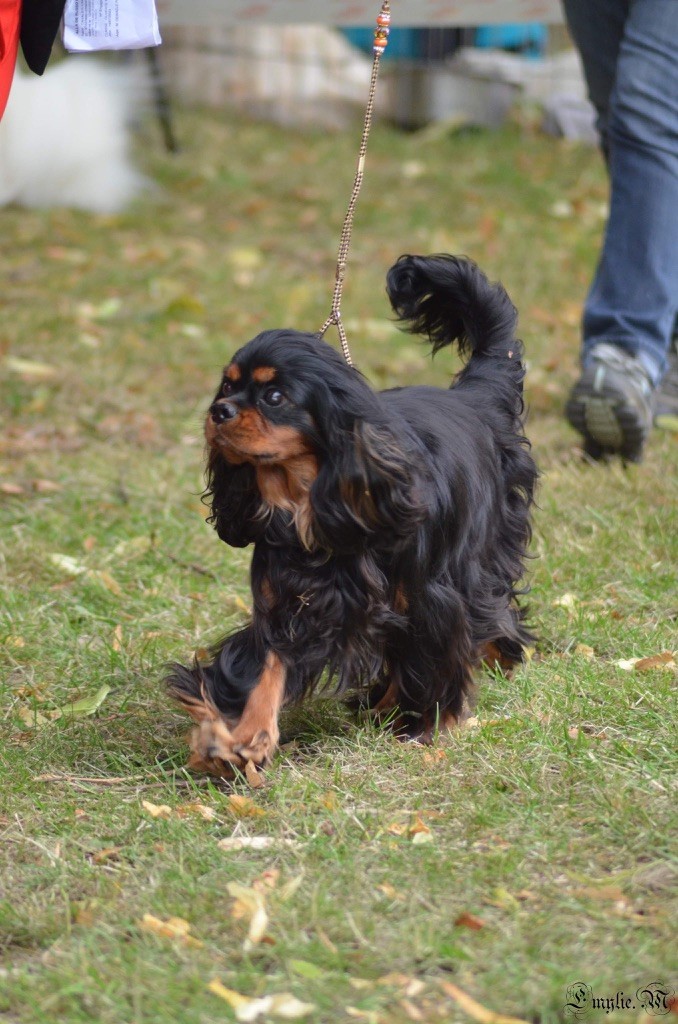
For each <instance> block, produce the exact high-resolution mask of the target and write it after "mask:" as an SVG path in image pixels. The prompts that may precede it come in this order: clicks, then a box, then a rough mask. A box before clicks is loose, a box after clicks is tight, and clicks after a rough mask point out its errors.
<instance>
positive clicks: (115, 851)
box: [91, 846, 122, 864]
mask: <svg viewBox="0 0 678 1024" xmlns="http://www.w3.org/2000/svg"><path fill="white" fill-rule="evenodd" d="M121 850H122V846H105V847H104V849H103V850H97V851H96V853H93V854H92V855H91V861H92V864H103V863H105V861H107V860H119V859H120V857H119V855H120V851H121Z"/></svg>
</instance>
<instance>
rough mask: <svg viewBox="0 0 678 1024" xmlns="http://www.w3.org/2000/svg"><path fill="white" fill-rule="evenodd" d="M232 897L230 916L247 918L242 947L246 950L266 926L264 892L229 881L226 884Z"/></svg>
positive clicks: (263, 933)
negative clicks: (247, 923) (245, 936)
mask: <svg viewBox="0 0 678 1024" xmlns="http://www.w3.org/2000/svg"><path fill="white" fill-rule="evenodd" d="M226 888H227V889H228V892H229V894H230V895H231V896H232V897H233V899H234V901H235V902H234V904H233V906H232V908H231V916H232V917H233V918H235V919H236V920H240V919H242V918H249V927H248V930H247V938H246V939H245V941H244V943H243V949H244V950H245V951H246V952H247V951H248V950H250V949H252V947H253V946H256V945H257V944H258V943H259V942H261V940H262V939H263V937H264V935H265V934H266V929H267V927H268V913H267V911H266V903H265V897H264V893H263V892H262V891H261V890H257V889H255V888H253V887H248V886H245V885H241V884H240V882H229V883H228V885H227V886H226Z"/></svg>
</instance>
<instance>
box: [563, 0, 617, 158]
mask: <svg viewBox="0 0 678 1024" xmlns="http://www.w3.org/2000/svg"><path fill="white" fill-rule="evenodd" d="M562 4H563V9H564V12H565V19H566V21H567V27H568V28H569V30H570V35H571V36H572V39H573V41H574V44H575V46H576V47H577V50H578V51H579V55H580V57H581V62H582V67H583V69H584V77H585V78H586V85H587V88H588V94H589V99H590V100H591V103H592V104H593V106H594V107H595V108H596V113H597V114H598V119H597V122H596V123H597V127H598V131H599V133H600V144H601V146H602V149H603V153H604V154H605V159H606V160H607V118H608V111H609V108H610V96H611V94H612V88H613V86H614V80H615V77H616V74H617V57H618V55H619V47H620V45H621V41H622V38H623V36H624V24H625V22H626V16H627V14H628V10H629V4H630V0H562Z"/></svg>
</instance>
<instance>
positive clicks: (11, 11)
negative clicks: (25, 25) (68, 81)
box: [0, 0, 21, 118]
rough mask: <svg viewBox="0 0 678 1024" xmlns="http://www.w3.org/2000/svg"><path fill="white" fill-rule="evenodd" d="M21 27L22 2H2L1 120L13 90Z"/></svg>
mask: <svg viewBox="0 0 678 1024" xmlns="http://www.w3.org/2000/svg"><path fill="white" fill-rule="evenodd" d="M20 26H21V0H0V118H2V115H3V114H4V113H5V107H6V106H7V97H8V96H9V90H10V89H11V88H12V79H13V78H14V68H15V66H16V52H17V49H18V46H19V28H20Z"/></svg>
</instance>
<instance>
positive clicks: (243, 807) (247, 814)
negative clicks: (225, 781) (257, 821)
mask: <svg viewBox="0 0 678 1024" xmlns="http://www.w3.org/2000/svg"><path fill="white" fill-rule="evenodd" d="M228 806H229V809H230V810H231V811H232V812H233V813H234V814H235V815H236V817H238V818H260V817H262V816H263V815H265V814H266V812H265V810H264V809H263V807H259V805H258V804H255V802H254V800H250V798H249V797H248V796H241V795H240V793H231V794H230V796H229V798H228Z"/></svg>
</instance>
